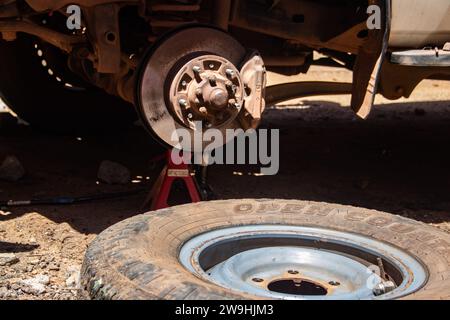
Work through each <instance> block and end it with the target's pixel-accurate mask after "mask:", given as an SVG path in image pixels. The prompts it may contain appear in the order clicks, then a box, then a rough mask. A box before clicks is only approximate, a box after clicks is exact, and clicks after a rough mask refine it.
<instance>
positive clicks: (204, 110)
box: [136, 27, 266, 152]
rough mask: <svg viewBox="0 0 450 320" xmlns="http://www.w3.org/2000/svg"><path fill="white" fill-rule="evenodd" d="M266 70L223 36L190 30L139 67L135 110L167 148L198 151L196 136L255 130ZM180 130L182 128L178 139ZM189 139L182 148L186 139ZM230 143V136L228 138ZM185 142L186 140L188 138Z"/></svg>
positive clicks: (149, 55)
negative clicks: (235, 130)
mask: <svg viewBox="0 0 450 320" xmlns="http://www.w3.org/2000/svg"><path fill="white" fill-rule="evenodd" d="M265 84H266V71H265V67H264V63H263V60H262V58H261V57H259V55H258V54H255V53H254V54H251V55H249V54H248V52H247V51H246V50H245V48H244V47H243V46H242V45H241V44H240V43H239V42H238V41H236V40H235V39H234V38H233V37H231V36H230V35H228V34H227V33H225V32H223V31H220V30H217V29H212V28H208V27H189V28H185V29H182V30H179V31H177V32H175V33H172V34H171V35H169V36H168V37H166V38H165V40H163V41H161V42H160V43H159V44H158V45H157V46H155V47H154V48H153V49H152V50H150V51H149V52H148V53H147V54H146V57H145V58H144V59H143V62H142V63H141V67H140V72H139V75H138V81H137V88H136V93H137V99H136V101H137V106H138V109H139V111H140V113H141V116H142V117H141V118H142V120H143V121H144V122H145V124H146V125H147V127H148V128H149V129H150V131H151V133H152V134H153V135H154V136H155V137H157V138H158V139H159V140H160V141H162V142H163V143H164V144H166V145H167V146H169V147H178V148H180V146H181V147H182V149H183V150H186V151H193V152H198V151H201V150H203V148H204V147H205V144H206V143H205V142H203V143H201V144H198V143H193V141H194V139H193V137H194V136H195V134H198V133H202V132H203V131H205V130H207V129H217V130H219V131H220V132H221V134H222V136H223V142H224V143H226V142H227V135H226V130H227V129H248V128H255V127H256V126H257V125H258V123H259V120H260V118H261V113H262V111H263V109H264V107H265V103H264V88H265ZM179 129H186V130H183V131H182V134H180V130H179ZM185 133H188V134H189V135H191V139H190V140H191V141H190V142H189V143H186V142H187V141H185V140H186V139H185V136H184V134H185ZM228 138H229V137H228ZM187 140H189V139H187Z"/></svg>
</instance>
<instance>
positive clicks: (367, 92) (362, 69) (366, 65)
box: [351, 0, 392, 119]
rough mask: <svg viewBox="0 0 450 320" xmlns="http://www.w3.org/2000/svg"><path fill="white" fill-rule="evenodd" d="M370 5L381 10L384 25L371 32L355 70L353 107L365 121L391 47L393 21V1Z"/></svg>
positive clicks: (376, 2) (371, 3) (373, 0)
mask: <svg viewBox="0 0 450 320" xmlns="http://www.w3.org/2000/svg"><path fill="white" fill-rule="evenodd" d="M369 5H377V6H379V7H380V8H381V14H382V23H381V29H374V30H369V36H368V38H367V42H365V43H364V45H363V46H361V47H360V48H359V51H358V55H357V58H356V62H355V66H354V68H353V87H352V101H351V107H352V109H353V111H355V113H356V114H357V115H358V116H359V117H361V118H363V119H366V118H367V117H368V116H369V114H370V111H371V110H372V106H373V103H374V100H375V95H376V93H377V89H378V84H379V82H380V74H381V67H382V65H383V61H384V59H385V57H386V53H387V50H388V46H389V35H390V31H391V19H392V10H391V8H392V7H391V5H392V3H391V0H370V1H369Z"/></svg>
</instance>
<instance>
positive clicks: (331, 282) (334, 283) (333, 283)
mask: <svg viewBox="0 0 450 320" xmlns="http://www.w3.org/2000/svg"><path fill="white" fill-rule="evenodd" d="M328 284H329V285H330V286H333V287H338V286H340V285H341V283H340V282H338V281H330V282H328Z"/></svg>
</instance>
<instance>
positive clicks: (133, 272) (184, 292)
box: [81, 200, 450, 300]
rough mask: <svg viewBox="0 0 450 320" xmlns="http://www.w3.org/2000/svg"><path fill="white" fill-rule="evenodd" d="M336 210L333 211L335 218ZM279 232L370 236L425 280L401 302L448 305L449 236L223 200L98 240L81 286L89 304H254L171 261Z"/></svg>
mask: <svg viewBox="0 0 450 320" xmlns="http://www.w3.org/2000/svg"><path fill="white" fill-rule="evenodd" d="M336 209H338V210H336ZM255 224H284V225H302V226H305V225H307V226H316V227H322V228H329V229H335V230H341V231H347V232H352V233H357V234H361V235H365V236H371V237H373V238H375V239H379V240H381V241H384V242H387V243H390V244H392V245H394V246H397V247H400V248H402V249H404V250H406V251H407V252H409V253H410V254H412V255H414V256H416V257H417V258H418V259H420V260H421V261H422V262H423V263H424V265H425V266H426V267H427V268H428V271H429V280H428V282H427V283H426V285H425V286H424V287H423V288H422V289H420V290H419V291H417V292H416V293H414V294H412V295H409V296H406V297H404V299H449V298H450V289H449V288H450V234H448V233H445V232H444V231H441V230H439V229H436V228H433V227H431V226H428V225H425V224H423V223H420V222H416V221H413V220H410V219H406V218H403V217H400V216H395V215H391V214H388V213H384V212H378V211H374V210H367V209H361V208H355V207H349V206H341V205H331V204H326V203H314V202H305V201H297V200H227V201H216V202H203V203H198V204H189V205H184V206H179V207H174V208H170V209H165V210H160V211H157V212H150V213H147V214H144V215H139V216H136V217H133V218H130V219H128V220H125V221H123V222H120V223H119V224H117V225H114V226H112V227H110V228H109V229H107V230H106V231H104V232H103V233H102V234H100V235H99V236H98V237H97V238H96V239H95V240H94V241H93V242H92V244H91V245H90V246H89V248H88V250H87V252H86V256H85V260H84V263H83V267H82V274H81V283H82V286H83V289H84V293H85V296H86V297H89V298H92V299H168V300H171V299H177V300H196V299H254V298H255V297H252V296H246V295H244V294H241V293H239V292H233V291H230V290H226V289H224V288H222V287H219V286H217V285H214V284H212V283H209V282H207V281H203V280H201V279H200V278H198V277H196V276H194V275H193V274H191V273H190V272H189V271H187V270H186V269H185V268H184V267H183V266H182V265H181V263H180V262H179V260H178V253H179V250H180V247H181V246H182V245H183V243H185V242H186V241H187V240H189V239H191V238H192V237H194V236H196V235H199V234H202V233H205V232H207V231H210V230H214V229H219V228H225V227H230V226H237V225H255Z"/></svg>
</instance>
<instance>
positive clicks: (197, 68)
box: [192, 66, 202, 74]
mask: <svg viewBox="0 0 450 320" xmlns="http://www.w3.org/2000/svg"><path fill="white" fill-rule="evenodd" d="M192 71H194V73H197V74H198V73H200V71H202V68H200V67H199V66H193V67H192Z"/></svg>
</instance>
